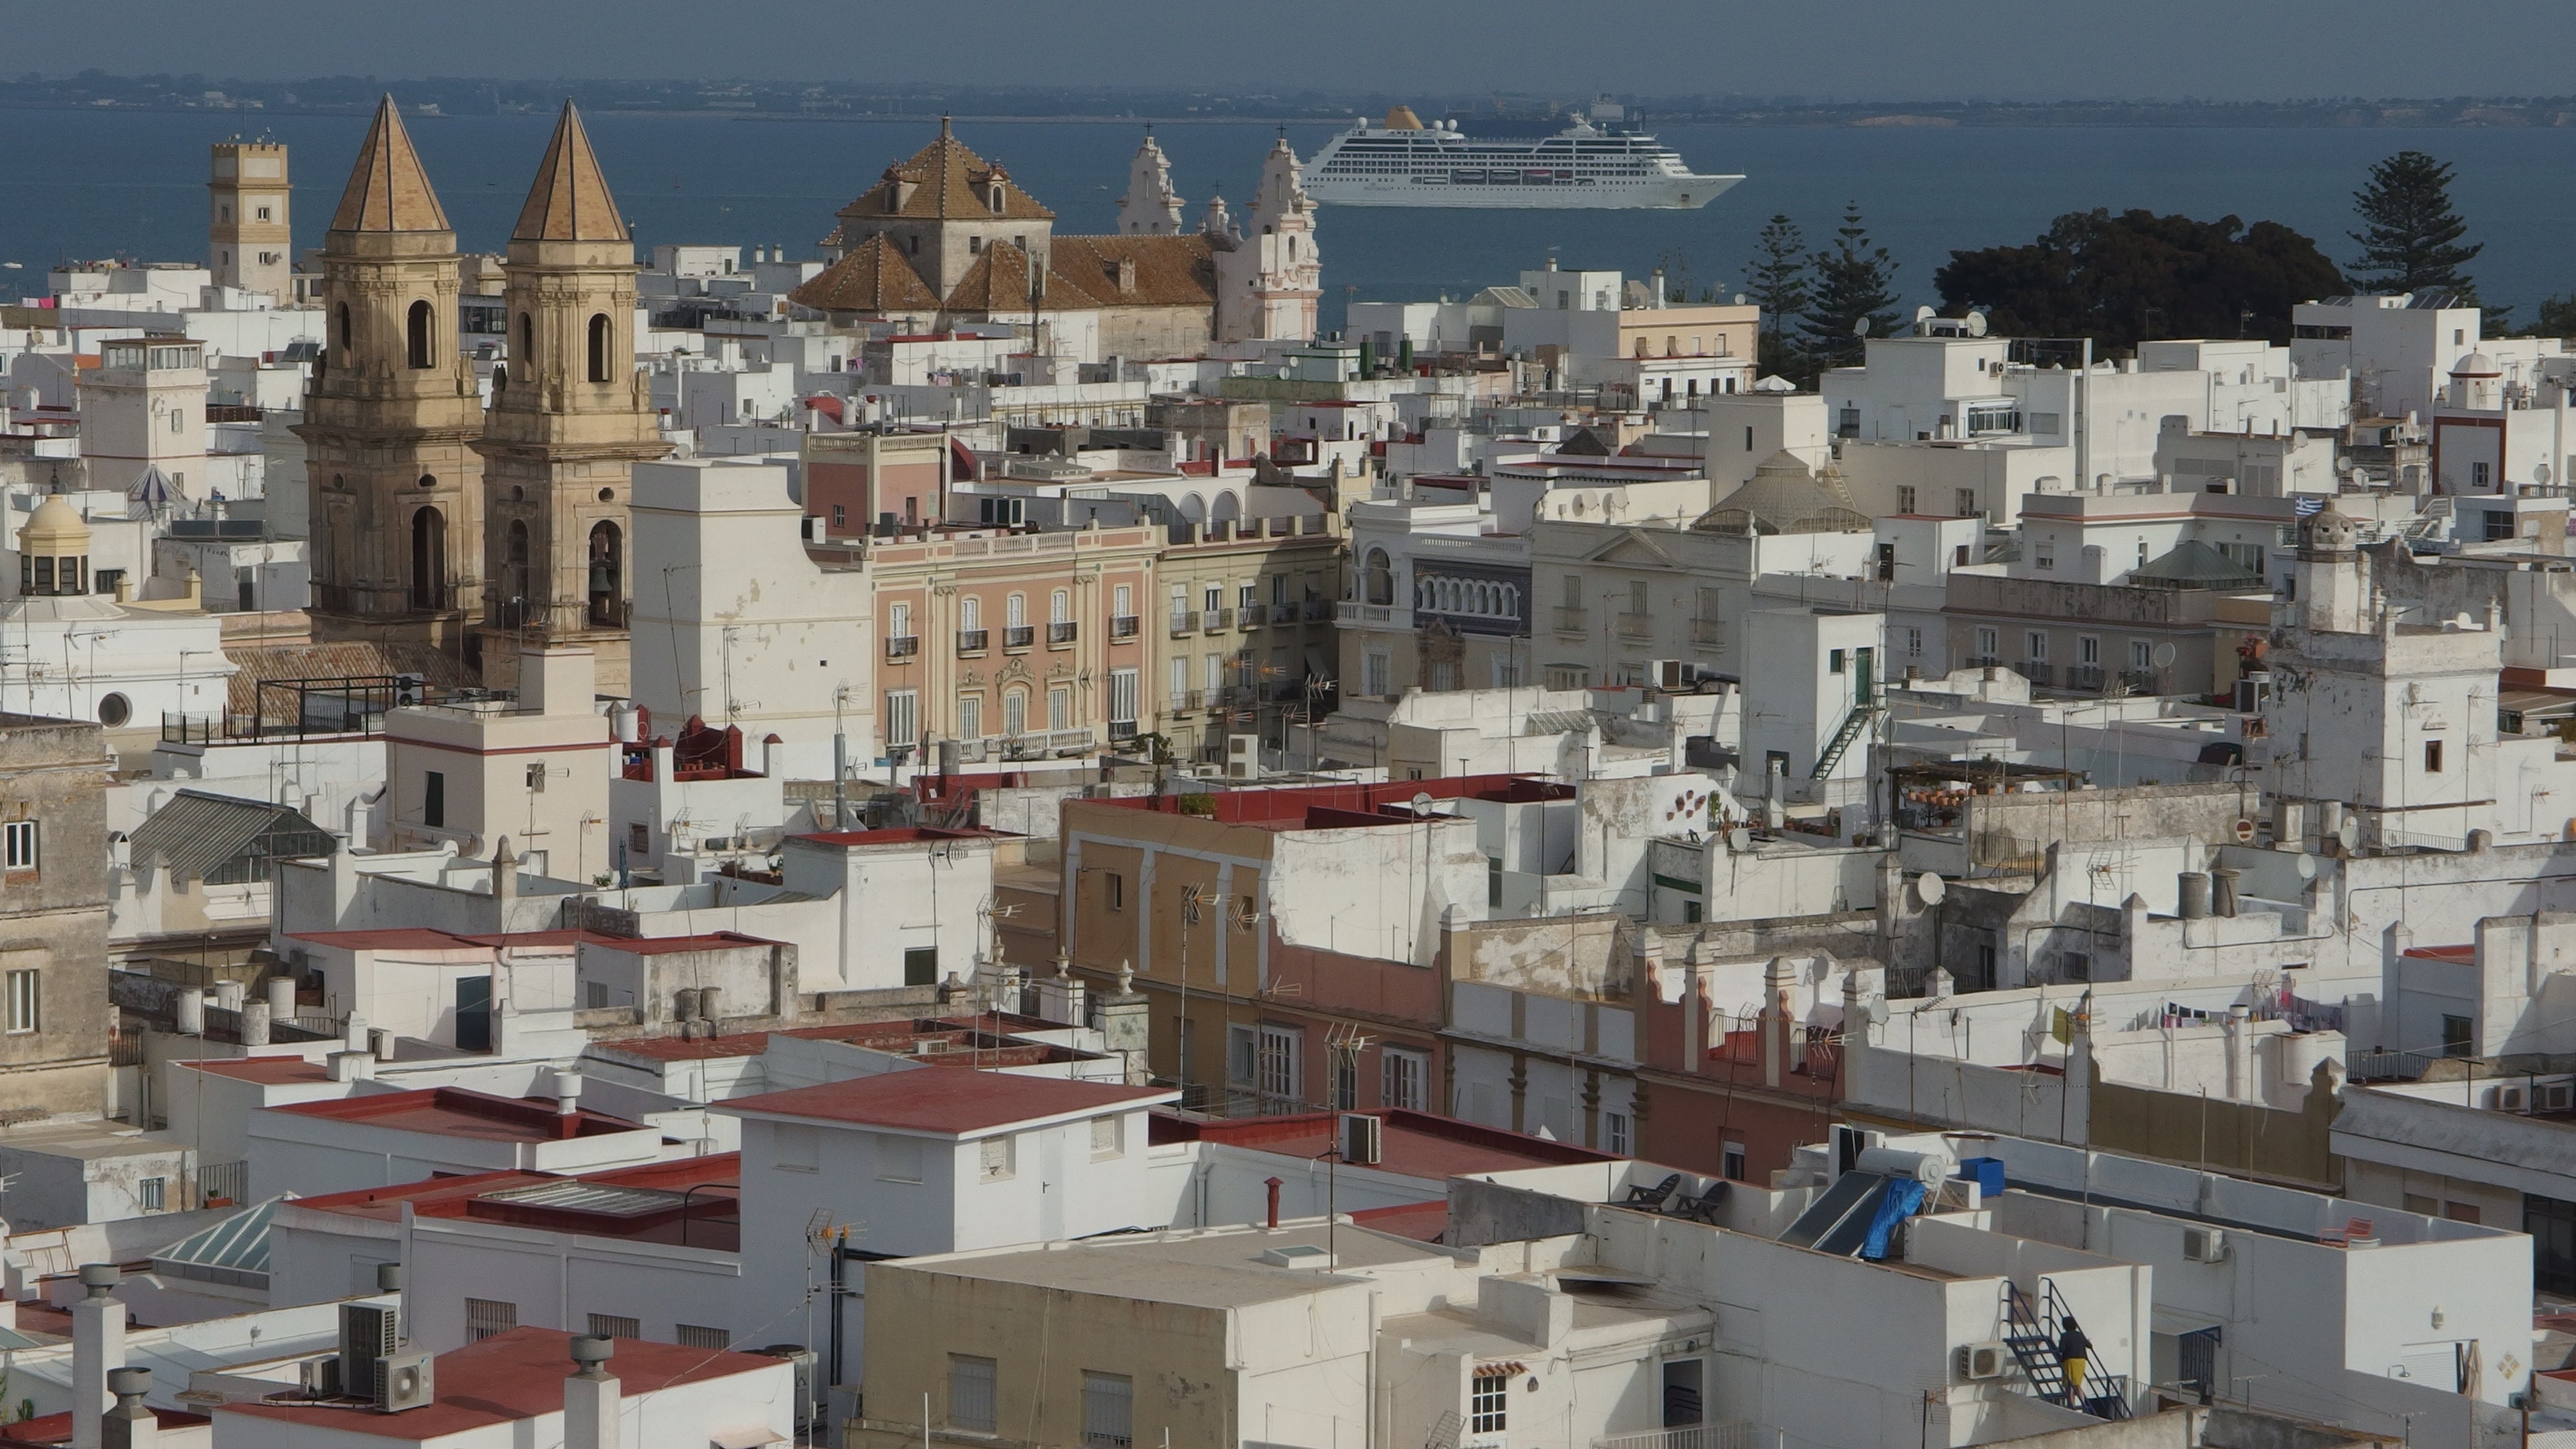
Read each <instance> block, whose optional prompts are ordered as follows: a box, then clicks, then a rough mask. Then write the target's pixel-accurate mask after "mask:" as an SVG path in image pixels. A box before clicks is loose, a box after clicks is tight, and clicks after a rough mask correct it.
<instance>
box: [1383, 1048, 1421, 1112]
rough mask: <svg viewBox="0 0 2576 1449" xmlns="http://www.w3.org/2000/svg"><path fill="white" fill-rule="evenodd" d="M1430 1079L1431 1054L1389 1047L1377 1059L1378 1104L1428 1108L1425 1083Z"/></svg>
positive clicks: (1414, 1108)
mask: <svg viewBox="0 0 2576 1449" xmlns="http://www.w3.org/2000/svg"><path fill="white" fill-rule="evenodd" d="M1430 1079H1431V1058H1429V1057H1427V1056H1425V1055H1423V1054H1422V1053H1421V1052H1415V1051H1406V1050H1404V1049H1403V1048H1401V1047H1388V1048H1387V1049H1386V1051H1385V1052H1384V1053H1383V1054H1382V1055H1381V1056H1380V1057H1379V1059H1378V1099H1377V1100H1378V1105H1379V1106H1381V1107H1403V1108H1407V1109H1409V1110H1412V1111H1415V1112H1424V1111H1428V1110H1430V1097H1429V1095H1428V1094H1427V1087H1426V1084H1427V1083H1428V1082H1429V1081H1430Z"/></svg>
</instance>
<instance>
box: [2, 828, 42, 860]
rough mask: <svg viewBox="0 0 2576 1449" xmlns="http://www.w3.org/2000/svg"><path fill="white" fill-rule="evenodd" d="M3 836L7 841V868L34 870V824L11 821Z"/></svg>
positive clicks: (35, 857)
mask: <svg viewBox="0 0 2576 1449" xmlns="http://www.w3.org/2000/svg"><path fill="white" fill-rule="evenodd" d="M5 835H6V838H7V841H8V868H9V869H11V870H34V869H35V868H36V859H37V856H36V822H35V821H33V820H12V821H10V822H9V824H8V826H7V827H6V830H5Z"/></svg>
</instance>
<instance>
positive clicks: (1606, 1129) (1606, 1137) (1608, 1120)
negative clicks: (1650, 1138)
mask: <svg viewBox="0 0 2576 1449" xmlns="http://www.w3.org/2000/svg"><path fill="white" fill-rule="evenodd" d="M1633 1143H1634V1136H1633V1134H1632V1132H1631V1130H1630V1128H1629V1125H1628V1114H1627V1113H1625V1112H1604V1113H1602V1114H1601V1150H1602V1151H1604V1152H1609V1153H1615V1154H1617V1155H1618V1156H1621V1157H1625V1156H1627V1155H1628V1154H1629V1153H1630V1152H1633V1151H1635V1150H1636V1149H1635V1147H1634V1145H1633Z"/></svg>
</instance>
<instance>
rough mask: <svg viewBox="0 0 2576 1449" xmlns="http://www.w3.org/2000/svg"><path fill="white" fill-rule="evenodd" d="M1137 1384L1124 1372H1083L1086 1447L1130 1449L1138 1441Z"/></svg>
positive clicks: (1093, 1448) (1083, 1427)
mask: <svg viewBox="0 0 2576 1449" xmlns="http://www.w3.org/2000/svg"><path fill="white" fill-rule="evenodd" d="M1135 1410H1136V1403H1135V1387H1134V1385H1133V1384H1132V1383H1131V1382H1130V1381H1129V1379H1128V1377H1127V1376H1126V1375H1125V1374H1102V1373H1093V1372H1091V1371H1090V1370H1089V1369H1085V1370H1083V1374H1082V1442H1083V1444H1084V1445H1085V1446H1086V1449H1130V1446H1132V1445H1134V1443H1135V1442H1136V1418H1135Z"/></svg>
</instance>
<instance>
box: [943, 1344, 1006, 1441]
mask: <svg viewBox="0 0 2576 1449" xmlns="http://www.w3.org/2000/svg"><path fill="white" fill-rule="evenodd" d="M995 1423H996V1420H995V1418H994V1407H993V1361H992V1360H991V1359H989V1358H971V1357H969V1356H967V1355H965V1354H962V1353H952V1354H950V1355H949V1356H948V1427H949V1428H951V1429H962V1430H964V1431H966V1432H967V1433H969V1434H990V1433H992V1432H993V1426H994V1424H995Z"/></svg>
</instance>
